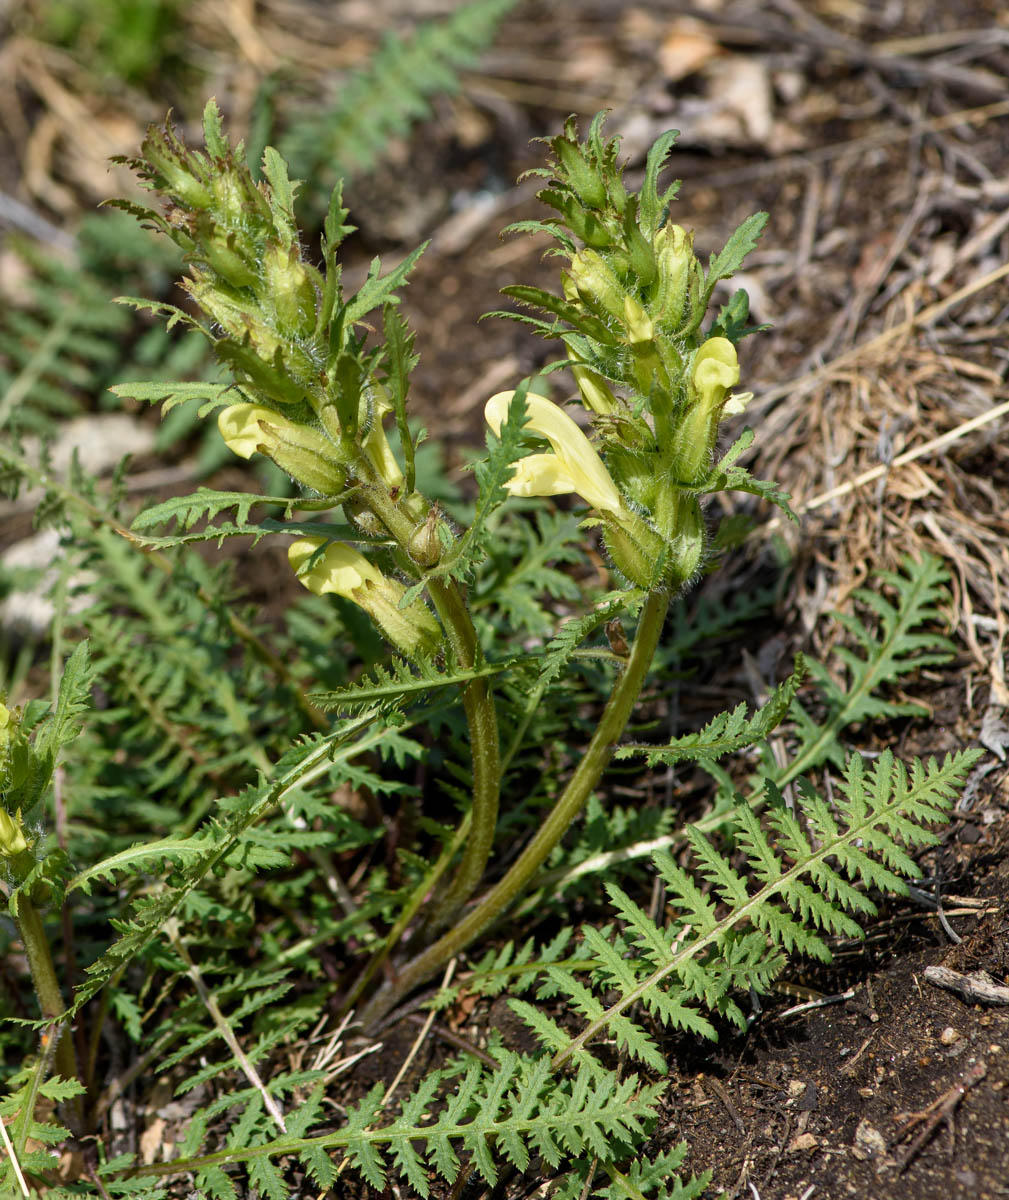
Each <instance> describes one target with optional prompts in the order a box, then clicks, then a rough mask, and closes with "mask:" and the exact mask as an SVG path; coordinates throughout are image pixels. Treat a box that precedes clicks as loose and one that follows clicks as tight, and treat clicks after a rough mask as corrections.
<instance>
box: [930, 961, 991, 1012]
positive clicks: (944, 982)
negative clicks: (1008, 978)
mask: <svg viewBox="0 0 1009 1200" xmlns="http://www.w3.org/2000/svg"><path fill="white" fill-rule="evenodd" d="M925 978H926V980H928V982H929V983H932V984H935V986H936V987H941V988H945V989H946V991H948V992H956V994H957V995H958V996H962V997H963V999H964V1000H966V1001H967V1003H968V1004H1009V987H1003V986H1002V985H1001V984H998V983H996V982H995V980H994V979H992V977H991V976H990V975H989V974H988V972H987V971H972V972H971V974H970V975H961V974H960V972H959V971H951V970H950V969H949V967H926V968H925Z"/></svg>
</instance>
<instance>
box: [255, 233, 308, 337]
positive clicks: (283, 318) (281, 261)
mask: <svg viewBox="0 0 1009 1200" xmlns="http://www.w3.org/2000/svg"><path fill="white" fill-rule="evenodd" d="M263 279H264V282H265V284H266V297H267V301H268V303H269V304H271V305H272V306H273V311H274V314H275V316H276V321H277V328H278V329H279V330H280V332H281V333H283V334H285V335H286V336H288V337H309V336H310V335H311V334H312V333H313V332H314V331H315V304H316V293H315V286H314V285H313V283H312V280H311V277H310V276H309V273H308V270H307V268H306V267H305V264H304V263H303V262H302V261H301V259H300V258H299V256H298V246H297V244H296V243H293V242H292V244H291V245H290V246H289V247H288V248H287V249H286V250H284V249H283V248H282V247H280V246H277V245H271V246H269V247H268V248H267V250H266V253H265V254H264V255H263Z"/></svg>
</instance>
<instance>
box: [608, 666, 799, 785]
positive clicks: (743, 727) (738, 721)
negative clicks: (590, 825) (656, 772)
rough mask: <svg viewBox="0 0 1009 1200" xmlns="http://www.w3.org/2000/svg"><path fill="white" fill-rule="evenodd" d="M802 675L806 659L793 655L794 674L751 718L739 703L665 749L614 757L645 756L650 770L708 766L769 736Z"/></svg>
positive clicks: (629, 749)
mask: <svg viewBox="0 0 1009 1200" xmlns="http://www.w3.org/2000/svg"><path fill="white" fill-rule="evenodd" d="M804 675H805V660H804V659H803V657H802V655H801V654H800V655H797V656H796V660H795V670H794V671H793V673H792V674H791V675H789V677H788V678H787V679H786V680H785V681H784V682H783V683H780V684H779V685H778V686H777V687H776V688H775V689H774V691H773V692H772V693H771V695H770V696H769V697H768V699H767V701H766V702H765V703H764V704H762V705H761V706H760V708H758V709H757V711H756V712H755V713H754V714H753V716H752V717H747V715H746V705H745V704H738V705H737V706H736V707H735V708H734V709H732V711H731V712H724V713H719V714H718V716H717V717H714V718H712V720H711V721H709V722H708V724H707V725H705V727H704V728H703V729H702V730H700V731H699V732H697V733H687V734H684V735H683V736H682V737H678V738H674V739H673V740H672V741H671V742H669V743H668V744H667V745H665V746H640V745H629V746H619V747H618V748H617V752H616V756H617V757H618V758H630V757H632V756H633V755H639V754H644V755H645V756H646V757H647V760H648V765H649V766H650V767H654V766H656V765H658V764H660V763H677V762H683V761H685V760H689V761H692V762H706V763H710V762H714V761H716V760H717V759H719V758H722V757H724V756H725V755H726V754H731V753H733V752H734V751H737V750H742V749H744V748H745V747H747V746H752V745H753V744H754V743H755V742H759V741H762V740H763V739H764V738H767V737H769V736H770V734H771V732H772V731H773V730H774V729H775V728H776V727H777V726H778V725H779V724H780V723H781V722H782V720H784V718H785V716H787V714H788V711H789V708H790V707H791V705H792V702H793V700H794V699H795V693H796V691H797V690H798V688H799V685H800V684H801V683H802V680H803V677H804Z"/></svg>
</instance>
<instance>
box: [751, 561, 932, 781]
mask: <svg viewBox="0 0 1009 1200" xmlns="http://www.w3.org/2000/svg"><path fill="white" fill-rule="evenodd" d="M877 578H878V579H879V580H880V582H882V583H886V584H889V585H890V586H891V587H892V588H893V590H894V592H895V593H896V601H895V602H894V603H891V602H890V601H889V600H887V599H886V598H885V597H883V596H881V595H880V594H879V593H878V592H876V591H873V590H870V589H868V588H860V589H859V590H858V591H857V592H855V593H854V596H855V598H856V599H857V600H859V601H861V603H863V604H864V605H865V606H866V607H867V608H868V609H869V610H870V611H871V612H872V613H873V614H874V615H875V616H876V618H877V619H878V622H879V625H878V629H877V630H873V629H871V628H870V627H869V626H868V625H866V624H864V623H863V622H862V621H861V620H859V618H858V617H856V616H854V615H852V614H850V613H835V614H834V617H835V619H836V620H837V621H839V622H840V624H841V625H842V626H843V627H844V628H845V629H846V630H847V631H848V633H850V634H851V636H852V638H853V639H854V640H855V642H856V643H857V645H858V647H859V649H860V651H861V652H858V651H856V650H854V649H849V648H847V647H845V646H841V647H838V649H837V651H836V653H837V655H838V657H839V658H840V659H841V661H842V662H843V663H844V664H845V666H846V667H847V669H848V671H847V673H848V679H847V683H846V684H845V685H842V684H839V683H837V682H835V680H834V679H833V678H832V677H831V675H830V674H829V673H828V672H827V671H826V670H825V669H824V668H823V667H822V666H821V665H819V664H818V663H816V662H810V663H809V671H810V674H811V675H812V677H813V679H814V680H815V682H816V684H817V686H818V688H819V690H820V693H821V695H822V697H823V700H824V702H825V704H826V706H827V718H826V720H824V721H822V722H818V721H815V720H814V719H813V717H812V716H810V714H809V713H808V712H807V711H806V709H805V708H804V707H803V705H802V704H801V703H800V702H799V701H796V702H795V703H794V704H793V705H792V718H793V720H794V721H795V722H796V727H797V732H798V734H799V736H800V738H801V741H802V745H801V748H800V749H799V751H798V752H797V753H796V754H795V756H794V757H793V759H792V761H791V762H790V763H789V765H788V766H787V767H786V768H785V769H784V770H783V771H775V770H774V768H773V767H771V766H770V764H768V770H769V771H770V773H771V774H772V775H773V777H774V778H776V780H777V782H778V783H779V784H782V785H783V784H785V783H787V782H789V781H790V780H792V779H795V778H797V777H798V776H799V775H802V774H804V773H805V772H806V771H808V770H810V769H811V768H812V767H815V766H818V765H819V764H821V763H823V762H824V761H830V762H832V763H834V764H836V765H838V766H840V765H842V764H843V762H844V758H845V754H844V750H843V748H842V746H841V743H840V740H839V738H840V734H841V731H842V730H843V729H845V728H847V727H848V726H851V725H856V724H859V723H860V722H864V721H874V720H879V719H883V720H890V719H892V718H894V717H906V716H921V715H923V714H925V713H927V711H928V710H927V709H925V708H923V707H922V706H921V705H918V704H913V703H909V702H906V701H895V700H891V699H890V698H889V697H887V696H886V695H885V694H881V693H882V689H883V688H885V687H886V686H887V685H888V684H889V685H893V684H896V683H898V682H900V681H901V680H902V679H903V678H904V677H905V676H907V675H910V674H912V673H913V672H915V671H919V670H921V668H923V667H927V666H933V665H936V664H940V663H945V662H948V661H949V659H950V657H951V655H952V653H953V649H954V648H953V644H952V642H950V640H949V639H948V638H946V637H944V636H943V635H942V634H939V633H935V632H932V631H931V630H930V629H928V626H929V625H942V624H943V616H942V613H941V611H940V608H939V605H940V604H941V603H942V602H943V599H944V598H945V596H946V594H947V593H946V588H945V584H946V583H947V582H948V579H949V574H948V572H947V571H946V568H945V567H944V566H943V564H942V561H941V560H940V559H938V558H936V557H935V556H934V555H930V554H926V555H924V556H923V557H922V558H921V560H920V561H917V562H916V561H915V560H914V559H912V558H911V557H910V556H908V557H907V558H905V559H904V561H903V563H902V566H901V570H900V571H899V572H889V571H885V572H880V573H879V574H878V576H877Z"/></svg>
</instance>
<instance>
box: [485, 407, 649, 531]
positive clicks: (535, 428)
mask: <svg viewBox="0 0 1009 1200" xmlns="http://www.w3.org/2000/svg"><path fill="white" fill-rule="evenodd" d="M514 395H515V393H514V392H513V391H512V392H498V393H497V395H495V396H491V398H490V399H489V400H488V401H487V404H486V406H485V408H484V416H485V417H486V418H487V424H488V425H489V426H490V427H491V429H493V430H494V432H495V433H496V434H500V432H501V426H502V425H503V424H504V422H505V420H506V418H507V416H508V408H509V406H510V404H511V400H512V396H514ZM525 428H526V429H528V430H530V431H531V432H532V433H538V434H539V435H540V436H541V437H544V438H546V440H547V441H548V442H549V443H550V446H551V448H552V451H553V453H550V454H531V455H530V456H529V457H528V458H522V459H519V461H518V462H517V463H515V474H514V475H513V476H512V478H511V479H510V480H509V481H508V483H507V484H506V487H507V488H508V491H509V492H511V493H512V495H513V496H556V495H558V494H560V493H562V492H577V493H578V495H580V496H581V497H582V498H583V499H584V500H586V501H587V502H588V504H589V505H591V507H592V508H595V509H597V510H598V511H599V512H603V513H613V514H617V515H621V516H623V515H624V514H625V513H626V511H627V510H626V506H625V504H624V501H623V498H622V497H621V495H620V493H619V492H618V491H617V487H616V484H615V483H614V482H613V480H612V478H611V477H610V473H609V471H607V470H606V468H605V466H603V460H602V459H601V458H600V457H599V455H598V454H597V453H596V451H595V448H594V447H593V445H592V443H591V442H590V441H589V439H588V438H587V437H586V436H585V434H584V433H582V431H581V430H580V429H579V428H578V426H577V425H576V424H575V423H574V421H572V419H571V418H570V417H569V416H568V415H567V413H566V412H564V410H563V409H561V408H558V407H557V405H556V404H554V403H552V401H550V400H548V399H547V398H546V397H545V396H538V395H537V394H536V393H535V392H529V393H527V394H526V423H525Z"/></svg>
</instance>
